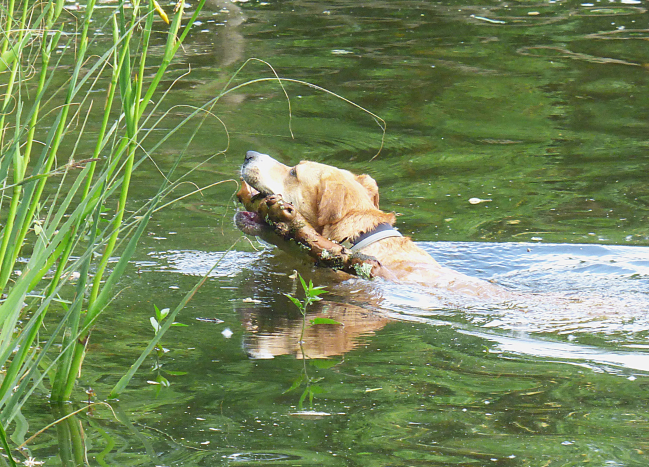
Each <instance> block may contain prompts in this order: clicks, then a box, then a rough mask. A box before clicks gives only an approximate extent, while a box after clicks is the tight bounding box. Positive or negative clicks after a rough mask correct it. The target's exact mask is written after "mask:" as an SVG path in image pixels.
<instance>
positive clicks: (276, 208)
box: [235, 181, 381, 279]
mask: <svg viewBox="0 0 649 467" xmlns="http://www.w3.org/2000/svg"><path fill="white" fill-rule="evenodd" d="M253 191H254V189H253V188H251V187H250V185H248V184H247V183H246V182H243V181H242V185H241V189H240V190H239V192H238V193H237V198H238V199H239V201H240V202H241V203H242V204H243V205H244V206H245V208H246V209H247V210H248V211H247V212H243V211H240V212H237V214H236V216H235V223H236V225H237V228H239V230H241V231H242V232H244V233H246V234H248V235H254V236H258V237H262V238H263V239H268V238H269V237H270V238H271V239H270V241H271V243H275V244H277V236H279V237H280V239H282V240H284V241H286V242H290V241H291V240H293V241H295V243H297V244H298V245H299V246H300V247H301V248H302V249H303V250H304V251H305V252H306V253H307V254H308V256H309V257H310V258H311V260H312V261H313V262H314V263H315V265H316V266H319V267H325V268H331V269H336V270H340V271H344V272H346V273H348V274H352V275H354V276H359V277H363V278H365V279H370V278H372V277H375V276H376V275H377V273H378V269H379V268H380V267H381V263H379V261H378V260H377V259H376V258H374V257H372V256H367V255H364V254H362V253H357V252H353V251H351V250H350V249H348V248H345V247H344V246H342V245H341V244H339V243H336V242H333V241H331V240H329V239H327V238H325V237H323V236H322V235H320V234H319V233H318V232H317V231H316V230H315V229H314V228H313V227H312V226H311V225H310V224H309V223H308V222H307V221H306V219H304V217H303V216H302V215H301V214H300V213H299V212H298V211H297V209H295V207H294V206H293V205H292V204H291V203H289V202H287V201H284V200H283V199H282V195H270V196H263V195H261V194H260V193H253ZM273 236H274V237H275V238H274V239H273V238H272V237H273Z"/></svg>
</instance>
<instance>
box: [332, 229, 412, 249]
mask: <svg viewBox="0 0 649 467" xmlns="http://www.w3.org/2000/svg"><path fill="white" fill-rule="evenodd" d="M390 237H403V235H401V233H399V231H398V230H397V229H395V228H394V227H392V226H391V225H390V224H388V223H385V222H384V223H382V224H379V225H377V226H376V227H374V228H373V229H372V230H370V231H368V232H365V233H362V234H360V235H359V236H358V237H356V239H355V240H354V241H353V242H352V241H350V240H349V239H347V240H345V241H344V242H342V245H343V246H344V247H346V248H349V249H350V250H352V251H359V250H362V249H363V248H365V247H368V246H370V245H372V244H373V243H376V242H378V241H379V240H383V239H384V238H390Z"/></svg>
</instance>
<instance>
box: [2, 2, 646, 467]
mask: <svg viewBox="0 0 649 467" xmlns="http://www.w3.org/2000/svg"><path fill="white" fill-rule="evenodd" d="M103 5H104V6H105V7H106V8H105V11H106V15H107V14H108V13H109V12H110V7H111V5H112V4H111V3H110V2H106V3H104V4H103ZM165 7H166V5H165ZM226 10H227V11H226ZM105 20H106V18H103V19H102V17H101V16H98V19H97V28H98V30H103V29H102V28H104V27H105V26H104V24H105V23H104V21H105ZM646 27H647V14H646V4H645V3H644V2H635V1H626V2H606V3H603V2H594V3H593V4H592V5H590V4H586V3H582V2H574V1H564V2H549V3H536V4H530V3H523V2H508V3H503V2H489V1H487V2H482V3H480V4H474V5H465V4H462V3H460V2H453V1H445V2H435V3H434V2H424V1H391V2H376V1H375V2H347V1H341V2H336V3H333V4H332V3H328V4H323V3H319V2H308V1H299V0H296V1H292V2H274V1H272V2H254V1H250V2H237V3H228V2H218V1H215V2H212V3H209V4H208V5H207V7H206V10H205V11H204V12H203V13H202V15H201V24H200V25H197V27H196V29H195V30H194V32H193V33H192V34H191V36H190V38H189V42H188V43H187V46H186V47H185V49H184V52H183V55H182V56H181V57H180V60H179V61H178V62H177V64H176V65H175V66H174V67H173V69H172V72H171V75H172V76H177V75H180V74H182V73H184V72H185V71H186V70H187V66H188V65H191V69H192V72H191V74H190V75H189V76H187V77H186V78H184V79H183V80H182V81H180V83H178V84H177V85H176V87H175V89H174V91H173V92H172V93H171V100H169V101H167V103H166V104H165V105H166V107H165V108H163V109H161V110H160V112H162V111H164V110H166V109H167V108H172V107H173V106H176V105H177V106H180V105H185V104H188V103H191V104H195V105H200V104H202V103H204V102H206V101H207V100H208V99H210V98H211V97H213V96H214V95H215V93H216V92H218V90H220V89H221V88H222V87H223V86H224V85H225V83H226V82H227V80H228V79H229V78H230V76H231V75H232V73H233V72H234V71H235V70H236V69H237V68H238V67H239V66H240V65H241V64H242V63H243V62H244V60H245V59H247V58H249V57H257V58H259V59H264V60H266V61H267V62H269V63H270V64H272V66H273V67H274V69H275V70H276V71H277V73H278V74H279V75H280V76H284V77H288V78H294V79H300V80H305V81H309V82H313V83H315V84H317V85H320V86H323V87H326V88H327V89H330V90H332V91H334V92H336V93H338V94H340V95H342V96H344V97H345V98H348V99H351V100H353V101H354V102H356V103H358V104H359V105H361V106H363V107H365V108H367V109H369V110H370V111H372V112H373V113H375V114H377V115H379V116H380V117H381V118H383V119H384V120H385V121H386V122H387V132H386V134H385V136H383V133H382V131H381V129H380V127H379V126H378V125H377V124H376V122H375V121H374V120H373V118H372V117H371V116H370V115H368V114H366V113H364V112H362V111H361V110H359V109H357V108H355V107H352V106H350V105H348V104H346V103H345V102H343V101H341V100H339V99H336V98H335V97H333V96H331V95H327V94H324V93H322V92H319V91H317V90H314V89H313V88H309V87H305V86H301V85H298V84H295V83H286V90H287V92H288V94H289V96H290V98H291V109H292V119H291V120H290V121H289V114H288V105H287V101H286V98H285V96H284V94H283V92H282V90H281V88H280V87H279V86H278V85H277V83H276V82H270V81H269V82H266V83H261V84H256V85H252V86H250V87H246V88H242V89H241V90H239V91H237V92H235V93H233V94H230V95H228V96H227V97H226V98H224V99H223V100H222V101H221V102H220V103H219V104H218V105H217V107H215V113H216V114H218V116H219V117H220V118H221V119H222V121H223V123H224V124H225V125H226V126H227V128H228V132H229V149H228V151H227V152H226V154H225V156H217V157H215V158H212V159H209V158H210V156H212V155H213V154H214V153H215V152H216V151H217V150H218V149H221V148H226V147H227V146H228V138H227V136H226V134H225V132H224V130H223V126H222V125H221V123H220V122H218V121H217V120H216V119H212V120H209V121H208V123H207V125H206V126H204V127H203V128H202V129H201V131H200V133H199V135H198V137H197V138H196V140H195V141H194V143H192V146H191V151H190V154H191V156H189V157H188V158H187V159H186V160H185V161H184V167H185V169H187V170H188V169H189V168H193V167H195V166H196V165H198V164H200V163H203V165H201V166H200V168H199V169H198V170H197V171H196V172H195V173H194V174H193V176H192V181H193V182H194V183H196V184H197V185H198V186H205V185H207V184H209V183H212V182H215V181H218V180H223V179H230V178H235V179H236V178H237V174H238V172H237V171H238V166H239V165H240V164H241V162H242V160H243V154H245V151H246V150H248V149H255V150H259V151H262V152H265V153H269V154H272V155H274V156H276V157H278V158H279V159H280V160H282V161H284V162H286V163H291V164H292V163H296V162H298V161H299V160H301V159H311V160H317V161H321V162H325V163H329V164H333V165H337V166H339V167H343V168H347V169H350V170H352V171H355V172H365V173H369V174H371V175H372V176H373V177H374V178H375V179H376V180H377V181H378V183H379V186H380V188H381V196H382V198H381V205H382V208H383V209H385V210H393V211H396V212H397V213H398V214H400V216H399V217H398V226H399V228H400V230H401V231H402V232H404V233H405V234H408V235H411V236H412V237H413V238H414V239H415V240H416V241H418V242H419V244H420V246H422V247H423V248H424V249H426V250H427V251H429V252H430V253H431V254H432V255H433V256H434V257H435V258H437V259H438V260H439V261H440V262H441V263H442V264H444V265H446V266H448V267H451V268H453V269H455V270H458V271H461V272H463V273H465V274H468V275H471V276H477V277H481V278H483V279H488V280H493V281H495V282H497V283H500V284H501V285H502V286H503V287H507V288H509V289H511V290H514V291H516V292H519V293H521V294H522V295H523V297H524V298H523V299H521V300H522V301H521V303H516V304H509V305H508V304H495V303H480V302H476V301H474V300H471V299H469V298H465V297H457V296H448V295H447V294H445V293H444V292H441V291H434V292H432V293H431V291H430V290H426V289H424V288H416V287H412V286H405V285H396V284H390V283H386V282H381V281H376V282H373V283H367V282H363V281H360V280H350V281H343V282H341V281H340V280H339V279H337V278H336V277H335V276H334V275H332V274H331V273H329V272H327V271H313V270H311V269H310V268H309V267H308V266H305V265H303V264H302V263H300V262H299V261H297V260H294V259H291V258H288V257H286V256H284V255H282V254H280V253H277V252H275V251H273V250H269V249H267V248H265V247H263V246H260V245H257V244H256V243H255V242H249V241H248V240H244V239H241V235H240V233H238V232H237V231H236V230H235V229H234V227H233V225H232V222H231V219H232V216H233V212H234V209H235V205H234V202H233V200H232V193H233V192H234V191H235V185H234V183H229V184H224V185H220V186H218V187H215V188H211V189H210V190H208V191H207V192H206V193H205V194H204V195H203V196H193V197H190V198H186V199H183V200H181V201H179V202H177V203H176V204H174V205H173V206H171V207H170V208H168V209H166V210H163V211H161V212H159V213H157V214H156V216H155V217H154V219H153V221H152V222H151V224H150V227H149V233H148V236H147V237H146V238H145V239H144V240H143V241H142V244H141V249H140V252H139V253H138V257H137V258H136V261H134V263H133V268H132V270H131V271H130V273H129V275H128V276H127V277H126V278H125V280H124V281H123V283H122V285H121V289H120V293H119V295H118V297H117V298H116V300H115V301H114V302H113V303H112V304H111V305H110V307H111V309H110V311H109V312H107V313H106V314H105V315H103V318H102V322H101V323H99V324H98V326H97V328H96V329H95V331H94V332H93V335H92V339H91V344H90V347H89V352H88V356H87V357H86V361H85V364H84V374H83V375H82V377H81V379H80V386H79V390H78V392H77V393H76V398H77V399H76V400H77V401H83V400H85V399H86V398H87V397H88V396H86V394H84V392H83V391H84V390H85V389H87V388H88V387H92V389H93V390H94V392H95V394H96V396H92V397H94V398H95V399H97V400H103V399H105V398H106V396H107V394H108V392H109V391H110V389H111V388H112V386H113V385H114V384H115V383H116V382H117V381H118V379H119V378H120V377H121V375H122V374H123V373H124V372H125V371H126V370H127V368H128V367H129V365H130V364H131V363H132V362H133V361H134V360H135V359H136V358H137V356H138V355H139V353H140V352H141V350H142V349H143V348H144V346H145V344H146V342H148V339H150V338H151V337H152V335H153V330H152V328H151V325H150V323H149V317H150V316H152V315H153V313H154V311H153V305H154V304H155V305H157V306H158V307H160V308H163V307H171V308H173V307H175V306H176V305H177V303H178V302H179V301H180V300H181V299H182V297H183V296H184V295H185V294H186V293H187V292H188V291H189V290H190V289H191V287H193V285H194V284H195V283H196V282H197V281H198V280H199V279H200V277H201V276H202V275H203V274H205V273H206V272H207V271H209V269H210V268H211V267H212V266H213V265H214V264H215V263H217V262H218V265H217V267H216V268H215V270H214V271H213V272H212V274H211V275H210V277H209V279H208V280H207V282H206V284H205V285H204V286H203V287H202V288H201V289H200V291H199V293H198V294H197V295H196V296H195V297H194V299H193V300H192V301H191V302H190V304H189V305H188V307H187V308H186V309H185V310H183V312H181V314H180V315H179V317H178V318H177V320H178V321H180V322H182V323H184V324H187V325H188V326H187V327H178V328H172V329H171V331H170V332H169V333H168V334H167V335H165V336H164V338H163V340H162V344H163V346H164V347H165V349H166V350H167V351H166V352H165V354H164V355H163V356H162V357H161V358H160V361H159V362H158V363H156V362H155V359H154V358H153V357H151V359H150V360H148V361H147V365H143V367H142V368H141V370H140V371H139V373H138V374H137V375H136V377H135V378H134V379H133V381H132V382H131V384H130V386H129V389H128V390H127V391H126V392H125V393H124V394H123V397H122V399H121V400H120V401H118V402H111V407H112V411H111V409H108V408H107V407H106V406H103V405H96V406H93V408H92V411H91V412H90V413H85V412H82V413H80V414H77V415H75V416H73V417H71V418H68V419H66V421H65V422H63V423H60V424H59V425H57V427H56V428H52V429H50V430H49V431H47V432H45V433H44V434H42V435H40V436H39V437H38V438H37V439H36V441H34V442H32V443H31V444H30V449H31V450H30V451H29V454H30V455H33V456H34V457H35V458H36V459H38V460H44V461H46V465H59V464H63V465H73V464H74V462H73V461H72V460H71V459H74V458H75V457H74V455H75V454H74V453H75V452H76V454H77V456H79V453H80V452H81V453H85V456H86V457H87V462H88V463H89V464H90V465H331V466H337V465H341V466H343V465H345V466H349V465H359V466H360V465H362V466H368V465H377V466H378V465H382V466H384V465H386V466H387V465H391V466H392V465H394V466H397V465H399V466H401V465H403V466H410V465H434V466H442V465H476V466H487V465H489V466H491V465H500V466H516V467H518V466H521V467H526V466H543V467H555V466H581V465H594V466H605V465H606V466H608V465H618V466H645V465H647V462H648V461H649V455H648V454H647V453H648V452H649V446H648V445H647V441H646V440H647V434H648V432H649V419H648V418H647V403H646V401H647V400H648V399H649V385H648V384H647V381H648V379H647V376H648V375H649V351H648V350H649V297H648V295H647V290H648V287H647V286H648V281H649V250H648V249H647V245H648V244H649V238H648V237H647V235H648V234H647V225H648V221H649V207H648V206H649V188H648V187H649V183H648V180H647V177H648V175H647V174H648V173H649V171H648V170H647V168H648V162H649V156H647V154H648V153H647V148H648V147H649V142H648V140H647V130H648V126H649V124H648V120H647V113H646V109H647V108H649V102H648V97H647V92H646V89H647V84H648V83H647V81H648V76H649V75H647V63H648V62H649V60H648V59H649V56H648V54H647V48H646V40H647V38H648V37H649V33H648V32H647V29H646ZM160 28H161V30H162V29H163V26H162V25H160ZM152 40H153V41H154V42H155V41H160V43H162V40H163V36H162V33H161V35H160V36H159V37H154V38H153V39H152ZM101 46H102V45H101V43H98V44H96V45H95V46H94V47H96V48H97V49H101ZM272 76H273V74H272V73H271V72H270V71H269V69H268V67H267V66H266V65H264V64H262V63H259V62H252V63H250V64H248V65H247V66H246V68H245V69H244V71H243V74H242V75H241V76H240V78H239V79H238V81H237V82H242V81H243V80H245V79H254V78H259V77H272ZM168 83H169V84H171V78H170V80H169V81H168ZM190 111H191V110H190V109H187V108H185V107H173V112H172V113H171V116H170V118H169V120H167V121H166V122H165V124H164V125H163V127H164V128H163V127H161V128H159V129H158V130H156V131H154V132H153V135H152V137H154V136H156V134H157V135H161V134H163V132H164V129H166V128H171V127H173V125H174V124H175V123H176V122H177V121H179V120H180V119H182V118H183V116H184V115H186V114H188V113H189V112H190ZM93 124H96V122H95V123H90V124H89V125H90V126H92V125H93ZM291 131H292V132H293V135H294V137H291ZM186 136H187V134H184V135H176V136H174V137H173V138H172V139H171V140H170V141H169V142H168V143H167V144H166V145H165V146H163V147H162V148H161V149H160V150H159V151H157V153H156V154H155V155H154V159H155V162H156V164H157V165H158V166H159V167H160V168H161V169H162V170H164V169H165V167H167V166H168V165H169V164H170V163H171V161H172V160H173V159H174V157H175V154H176V153H177V152H178V151H179V150H180V148H182V147H183V145H184V143H185V141H184V138H186ZM382 140H383V147H382V148H381V144H382ZM152 141H153V140H152ZM152 141H151V143H150V144H153V142H152ZM379 149H380V152H379ZM377 153H378V156H376V154H377ZM374 156H376V157H374ZM205 161H207V162H205ZM134 180H135V182H134V190H135V191H134V193H133V195H134V197H133V202H134V203H137V202H138V201H139V200H144V199H147V198H148V197H149V196H151V194H152V193H154V192H155V187H156V186H157V185H158V184H159V183H160V182H161V175H160V174H159V172H158V171H157V169H156V168H155V167H154V166H153V165H152V164H149V165H147V164H145V165H144V166H143V167H142V170H140V171H139V172H138V173H137V174H136V175H135V176H134ZM183 189H186V190H187V191H190V190H192V189H193V187H189V186H186V187H183V188H181V189H180V190H179V191H178V193H177V195H178V196H180V195H181V194H182V190H183ZM474 197H475V198H480V199H483V200H491V201H485V202H481V203H479V204H471V203H470V202H469V199H470V198H474ZM237 240H238V241H239V242H238V243H237V244H236V245H235V246H234V248H233V249H232V250H230V251H228V252H227V254H226V251H227V250H228V249H229V248H230V247H231V246H232V245H233V244H234V243H235V242H236V241H237ZM294 269H297V270H299V271H300V272H301V273H302V274H303V275H305V277H307V278H310V279H312V280H313V281H314V282H315V283H316V284H318V285H324V286H326V287H327V290H328V291H329V293H328V294H327V295H325V300H324V301H323V302H320V303H318V304H316V305H315V306H313V307H312V309H311V311H310V315H309V318H311V317H316V316H327V317H333V318H334V319H337V320H338V321H341V322H343V323H345V326H335V325H326V326H315V327H313V328H310V329H309V330H308V331H307V333H306V335H305V338H304V343H303V344H302V345H300V343H299V335H300V331H301V323H302V321H301V317H300V315H299V313H298V312H297V310H296V309H294V307H293V306H292V305H291V303H290V302H289V300H288V299H287V298H286V297H285V296H284V294H285V293H296V291H297V288H296V284H295V281H294V280H293V279H291V278H290V277H289V276H290V275H291V274H292V273H293V270H294ZM305 356H306V357H308V358H305ZM158 375H162V376H164V377H165V378H167V379H168V380H169V381H170V382H171V386H170V387H168V388H160V386H159V385H155V384H151V383H152V382H153V381H155V379H156V377H157V376H158ZM305 390H306V392H305ZM309 390H310V391H311V394H312V396H313V399H312V401H310V400H309V399H310V397H309ZM302 395H305V399H304V400H303V401H302V404H301V407H300V398H301V396H302ZM45 402H46V401H39V400H37V398H33V402H32V404H33V405H32V406H30V407H26V408H25V410H24V414H25V416H26V417H27V418H26V419H27V420H28V421H29V424H28V426H26V425H25V424H24V423H22V422H21V423H19V425H18V426H17V431H16V432H15V433H14V437H15V438H21V432H22V430H23V429H24V430H25V432H26V433H27V434H26V435H25V436H23V438H26V437H27V436H29V435H31V434H33V433H34V432H35V431H36V430H38V429H39V428H41V427H43V426H45V425H47V424H48V423H50V422H51V421H53V420H55V419H58V418H60V417H62V416H63V415H64V414H65V413H69V412H70V410H71V409H72V408H78V407H80V406H81V402H78V403H77V404H74V405H73V407H64V408H62V409H54V410H52V409H51V408H50V407H49V406H48V405H47V404H46V403H45ZM113 411H114V412H113ZM57 430H58V432H57V433H55V431H57ZM81 432H83V436H80V435H79V433H81ZM83 457H84V456H83V455H80V457H77V459H82V458H83Z"/></svg>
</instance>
